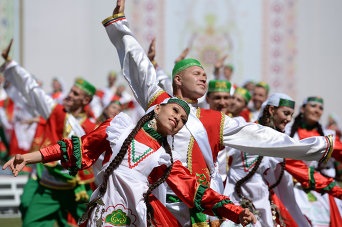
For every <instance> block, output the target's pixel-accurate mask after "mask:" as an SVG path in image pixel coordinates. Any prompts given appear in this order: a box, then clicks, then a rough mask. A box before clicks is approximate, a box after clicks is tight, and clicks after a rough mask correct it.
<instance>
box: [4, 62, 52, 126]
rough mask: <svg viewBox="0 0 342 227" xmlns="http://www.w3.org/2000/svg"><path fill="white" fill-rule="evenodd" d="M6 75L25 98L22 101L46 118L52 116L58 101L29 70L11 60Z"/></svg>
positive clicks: (5, 71)
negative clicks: (40, 84)
mask: <svg viewBox="0 0 342 227" xmlns="http://www.w3.org/2000/svg"><path fill="white" fill-rule="evenodd" d="M4 76H5V78H6V80H8V81H9V82H10V83H11V85H12V86H14V87H15V88H16V89H17V90H18V92H20V93H21V95H22V96H21V97H23V98H24V99H25V100H24V101H22V102H25V103H26V104H27V106H30V107H31V108H33V109H35V110H36V111H37V112H38V113H39V114H40V115H41V116H42V117H44V118H45V119H47V118H48V117H49V116H50V114H51V111H52V109H53V107H54V106H55V104H56V103H55V101H54V100H53V99H52V98H51V97H50V96H49V95H47V94H46V92H45V91H44V90H43V89H42V88H41V87H40V86H39V85H38V83H37V81H36V80H35V79H34V78H33V77H32V75H31V74H30V73H29V72H27V71H26V70H25V69H24V68H22V67H21V66H20V65H19V64H18V63H16V62H15V61H11V62H10V64H8V65H7V66H6V68H5V70H4ZM18 97H20V96H18Z"/></svg>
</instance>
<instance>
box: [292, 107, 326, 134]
mask: <svg viewBox="0 0 342 227" xmlns="http://www.w3.org/2000/svg"><path fill="white" fill-rule="evenodd" d="M305 105H306V104H303V105H302V107H303V108H304V107H305ZM303 123H304V116H303V114H302V113H299V114H298V115H297V116H296V117H295V119H294V122H293V125H292V127H291V132H290V137H293V136H294V134H295V133H296V132H297V131H298V128H299V127H301V126H302V125H303ZM312 128H317V131H318V133H319V134H320V135H321V136H324V132H323V128H322V125H321V124H320V123H319V122H316V124H315V125H313V126H312Z"/></svg>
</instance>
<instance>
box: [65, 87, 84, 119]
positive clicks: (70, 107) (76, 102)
mask: <svg viewBox="0 0 342 227" xmlns="http://www.w3.org/2000/svg"><path fill="white" fill-rule="evenodd" d="M89 102H90V97H89V96H88V95H87V94H86V93H85V92H84V91H83V90H82V89H81V88H79V87H77V86H75V85H74V86H72V88H71V89H70V91H69V93H68V95H67V97H66V98H65V99H64V100H63V106H64V108H65V110H66V111H67V112H73V111H75V110H77V109H79V108H83V107H84V106H85V105H87V104H88V103H89Z"/></svg>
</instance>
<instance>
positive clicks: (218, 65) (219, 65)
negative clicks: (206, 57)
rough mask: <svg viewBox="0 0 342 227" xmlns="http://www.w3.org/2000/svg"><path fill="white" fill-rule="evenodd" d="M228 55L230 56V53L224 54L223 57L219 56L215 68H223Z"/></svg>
mask: <svg viewBox="0 0 342 227" xmlns="http://www.w3.org/2000/svg"><path fill="white" fill-rule="evenodd" d="M227 57H228V55H224V56H223V57H222V58H219V59H218V60H217V61H216V64H215V68H221V67H222V66H223V63H224V61H225V60H226V58H227Z"/></svg>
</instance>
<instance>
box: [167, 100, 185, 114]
mask: <svg viewBox="0 0 342 227" xmlns="http://www.w3.org/2000/svg"><path fill="white" fill-rule="evenodd" d="M167 103H176V104H178V105H179V106H181V107H182V108H183V109H184V111H185V113H186V115H188V116H189V113H190V107H189V105H188V104H187V103H186V102H185V101H183V100H181V99H178V98H170V99H169V100H168V101H167Z"/></svg>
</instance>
